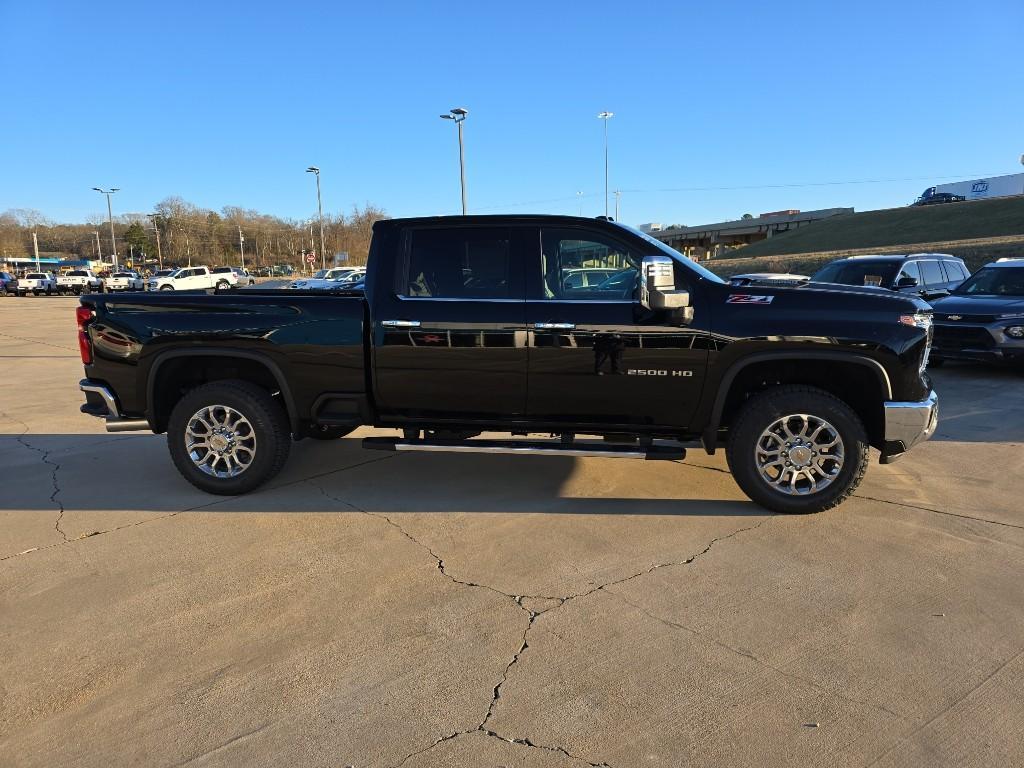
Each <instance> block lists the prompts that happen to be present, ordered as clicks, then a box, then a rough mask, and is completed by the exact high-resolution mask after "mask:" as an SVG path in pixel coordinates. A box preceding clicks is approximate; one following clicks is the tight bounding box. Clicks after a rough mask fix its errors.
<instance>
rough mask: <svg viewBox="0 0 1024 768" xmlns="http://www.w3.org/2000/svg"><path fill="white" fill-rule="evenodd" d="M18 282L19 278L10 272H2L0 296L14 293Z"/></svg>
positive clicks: (0, 273) (0, 276)
mask: <svg viewBox="0 0 1024 768" xmlns="http://www.w3.org/2000/svg"><path fill="white" fill-rule="evenodd" d="M17 282H18V278H16V277H15V276H14V275H12V274H11V273H10V272H0V296H5V295H7V294H8V293H14V286H15V284H17Z"/></svg>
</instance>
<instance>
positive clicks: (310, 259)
mask: <svg viewBox="0 0 1024 768" xmlns="http://www.w3.org/2000/svg"><path fill="white" fill-rule="evenodd" d="M306 261H308V262H309V263H310V264H315V263H316V254H315V253H310V254H309V255H308V256H306Z"/></svg>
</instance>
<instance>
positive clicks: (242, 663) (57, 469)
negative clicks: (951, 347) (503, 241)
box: [0, 297, 1024, 768]
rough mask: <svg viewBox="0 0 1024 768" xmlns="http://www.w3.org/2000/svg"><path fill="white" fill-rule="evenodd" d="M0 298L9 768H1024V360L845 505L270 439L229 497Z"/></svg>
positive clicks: (704, 460)
mask: <svg viewBox="0 0 1024 768" xmlns="http://www.w3.org/2000/svg"><path fill="white" fill-rule="evenodd" d="M75 305H76V300H74V299H70V298H56V297H52V298H44V297H40V298H38V299H4V300H0V368H2V370H3V373H4V375H3V377H2V378H0V466H3V468H4V471H3V477H2V480H0V488H2V492H0V764H3V765H4V766H48V767H50V766H60V765H75V766H111V765H130V764H137V765H154V766H156V765H161V766H171V765H174V766H180V765H197V766H198V765H203V766H211V765H224V766H237V765H246V766H257V765H268V766H269V765H274V766H277V765H295V766H300V765H301V766H321V765H322V766H358V767H360V768H362V767H363V766H399V765H404V766H450V765H481V766H544V767H545V768H548V767H552V768H553V767H555V766H558V767H561V766H565V767H566V768H568V767H569V766H579V765H587V764H590V765H607V766H611V767H612V768H623V767H625V766H638V765H644V766H678V765H688V764H700V765H730V766H738V765H750V766H755V765H756V766H766V765H793V766H812V765H813V766H902V765H928V766H1010V765H1021V764H1024V589H1022V574H1024V501H1022V499H1024V450H1022V444H1024V386H1022V385H1024V374H1022V373H1021V372H1019V371H1013V370H1002V369H995V368H986V367H981V366H971V365H954V364H947V365H946V366H945V367H943V368H941V369H938V370H936V371H935V372H934V374H933V376H934V379H935V388H936V390H937V391H938V393H939V395H940V398H941V400H940V407H941V413H942V416H941V421H940V425H939V428H938V432H937V434H936V436H935V437H934V438H933V439H932V441H931V442H929V443H927V444H925V445H923V446H920V447H918V448H915V449H914V450H913V451H912V452H911V453H910V454H908V456H907V457H906V458H905V459H904V460H903V461H901V462H899V463H897V464H894V465H890V466H880V465H877V464H873V465H872V466H871V468H870V469H869V471H868V475H867V478H866V480H865V482H864V483H863V485H862V486H861V487H860V489H859V491H857V493H856V495H855V497H854V498H853V499H851V500H850V501H849V502H848V503H846V504H844V505H843V506H841V507H839V508H838V509H834V510H832V511H829V512H825V513H822V514H819V515H813V516H806V517H792V516H781V515H772V514H769V513H766V512H765V511H764V510H762V509H761V508H759V507H757V506H755V505H754V504H752V503H751V502H749V501H748V500H747V499H746V498H745V497H744V496H743V495H742V494H741V492H740V491H739V490H738V488H737V487H736V485H735V484H734V482H733V480H732V478H731V476H730V475H729V474H728V472H727V470H726V467H725V459H724V456H722V455H721V454H720V455H718V456H715V457H708V456H706V455H704V454H703V452H698V451H691V453H690V456H689V457H688V459H687V461H686V462H685V463H663V462H642V461H628V460H617V459H570V458H563V457H509V456H485V455H441V454H387V453H375V452H368V451H363V450H362V449H361V448H360V444H359V439H358V438H359V437H360V436H361V435H362V434H364V432H365V431H360V432H358V433H356V434H355V435H353V436H351V437H349V438H346V439H343V440H339V441H337V442H334V443H317V442H315V441H311V440H305V441H302V442H300V443H298V444H296V445H295V447H294V450H293V453H292V459H291V461H290V462H289V464H288V465H287V467H286V468H285V470H284V471H283V472H282V473H281V474H280V475H279V476H278V477H277V478H276V479H275V480H274V481H273V482H272V483H271V484H270V485H269V486H268V487H267V488H265V489H262V490H260V491H258V492H256V493H253V494H251V495H248V496H244V497H237V498H224V497H213V496H208V495H205V494H202V493H200V492H199V491H197V490H196V489H194V488H193V487H192V486H191V485H189V484H188V483H186V482H185V481H184V480H183V479H182V478H181V477H180V476H179V475H178V473H177V472H176V471H175V469H174V467H173V466H172V464H171V462H170V459H169V457H168V455H167V448H166V444H165V440H164V438H163V437H162V436H154V435H150V434H142V433H129V434H120V435H118V434H108V433H106V432H103V431H102V425H101V422H100V421H98V420H96V419H93V418H90V417H88V416H85V415H82V414H80V413H79V410H78V408H79V405H80V403H81V402H82V396H81V393H80V392H79V391H78V389H77V382H78V380H79V378H80V377H81V370H82V369H81V363H80V360H79V357H78V349H77V344H76V340H75V324H74V312H73V308H74V306H75Z"/></svg>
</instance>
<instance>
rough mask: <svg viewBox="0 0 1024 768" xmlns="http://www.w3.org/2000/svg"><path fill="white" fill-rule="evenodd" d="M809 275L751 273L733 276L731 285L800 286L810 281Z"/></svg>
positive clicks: (730, 281)
mask: <svg viewBox="0 0 1024 768" xmlns="http://www.w3.org/2000/svg"><path fill="white" fill-rule="evenodd" d="M810 279H811V278H809V277H808V276H807V275H792V274H784V273H780V272H750V273H749V274H745V275H733V276H732V277H730V278H729V285H736V286H744V285H755V284H759V283H768V284H770V285H800V283H806V282H807V281H808V280H810Z"/></svg>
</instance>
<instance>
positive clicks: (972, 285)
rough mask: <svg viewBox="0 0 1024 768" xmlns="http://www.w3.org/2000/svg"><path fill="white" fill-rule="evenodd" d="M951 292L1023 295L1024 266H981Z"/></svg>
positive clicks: (959, 294)
mask: <svg viewBox="0 0 1024 768" xmlns="http://www.w3.org/2000/svg"><path fill="white" fill-rule="evenodd" d="M953 293H955V294H956V295H958V296H981V295H983V296H1024V266H1020V267H982V268H981V269H979V270H978V271H977V272H975V273H974V274H973V275H971V276H970V277H969V278H967V279H966V280H964V282H963V283H961V284H960V287H959V288H957V289H956V290H955V291H953Z"/></svg>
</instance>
